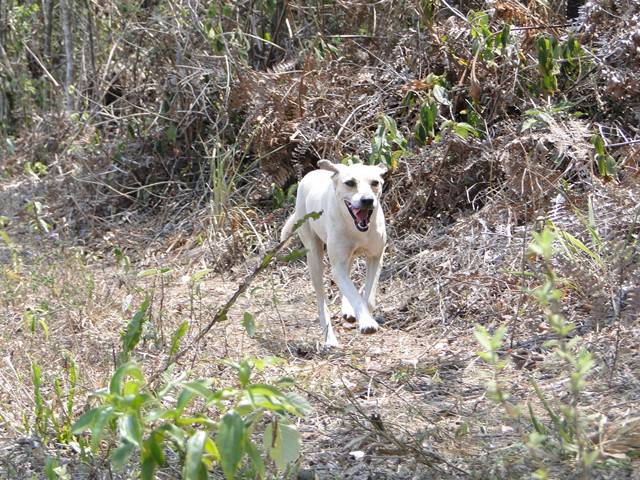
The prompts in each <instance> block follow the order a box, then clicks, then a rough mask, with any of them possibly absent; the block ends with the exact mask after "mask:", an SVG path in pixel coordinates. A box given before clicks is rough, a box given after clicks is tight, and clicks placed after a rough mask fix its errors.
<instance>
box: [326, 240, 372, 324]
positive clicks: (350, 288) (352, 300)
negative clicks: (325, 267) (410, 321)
mask: <svg viewBox="0 0 640 480" xmlns="http://www.w3.org/2000/svg"><path fill="white" fill-rule="evenodd" d="M328 253H329V260H330V261H331V273H332V274H333V279H334V280H335V282H336V285H338V288H339V289H340V292H341V293H342V295H343V296H344V297H345V298H346V299H347V301H348V302H349V304H350V305H351V306H352V307H353V310H354V311H355V314H356V318H357V319H358V328H359V329H360V332H362V333H372V332H375V331H376V330H378V322H376V321H375V320H374V318H373V317H372V316H371V313H369V308H368V307H367V302H365V301H364V299H363V298H362V296H360V293H358V290H357V289H356V287H355V285H354V284H353V282H352V281H351V278H350V277H349V263H348V260H349V255H348V253H347V252H338V251H335V250H333V249H329V252H328Z"/></svg>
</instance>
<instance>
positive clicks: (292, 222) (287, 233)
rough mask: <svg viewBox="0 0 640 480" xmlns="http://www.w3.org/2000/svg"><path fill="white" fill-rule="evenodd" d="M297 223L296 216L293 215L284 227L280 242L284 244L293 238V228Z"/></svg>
mask: <svg viewBox="0 0 640 480" xmlns="http://www.w3.org/2000/svg"><path fill="white" fill-rule="evenodd" d="M295 223H296V214H295V213H293V214H292V215H291V216H290V217H289V218H288V219H287V221H286V222H285V224H284V227H282V232H280V241H281V242H284V241H285V240H286V239H287V238H289V237H290V236H291V234H292V233H293V226H294V225H295Z"/></svg>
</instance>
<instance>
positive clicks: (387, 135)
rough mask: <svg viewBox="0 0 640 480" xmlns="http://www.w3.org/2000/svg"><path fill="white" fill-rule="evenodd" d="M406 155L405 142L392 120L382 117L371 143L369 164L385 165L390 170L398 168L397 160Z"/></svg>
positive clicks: (386, 116) (385, 116) (388, 117)
mask: <svg viewBox="0 0 640 480" xmlns="http://www.w3.org/2000/svg"><path fill="white" fill-rule="evenodd" d="M406 154H407V140H406V139H405V138H404V136H403V135H402V133H401V132H400V130H398V126H397V125H396V122H395V120H394V119H393V118H391V117H390V116H388V115H382V117H381V119H380V122H379V123H378V128H377V129H376V132H375V134H374V135H373V140H372V141H371V154H370V155H369V159H368V161H369V164H370V165H375V164H377V163H386V164H387V165H388V166H389V168H390V169H392V170H393V169H394V168H396V167H397V166H398V160H399V159H400V158H401V157H402V156H403V155H406Z"/></svg>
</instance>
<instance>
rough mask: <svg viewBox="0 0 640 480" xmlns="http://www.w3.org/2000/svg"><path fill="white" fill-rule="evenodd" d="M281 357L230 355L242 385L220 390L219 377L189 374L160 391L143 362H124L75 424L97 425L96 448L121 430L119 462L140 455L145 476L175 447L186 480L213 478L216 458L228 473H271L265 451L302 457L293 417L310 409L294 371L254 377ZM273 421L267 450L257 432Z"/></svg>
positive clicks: (281, 464) (277, 457)
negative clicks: (260, 379) (295, 386)
mask: <svg viewBox="0 0 640 480" xmlns="http://www.w3.org/2000/svg"><path fill="white" fill-rule="evenodd" d="M274 362H275V359H264V360H256V359H253V360H243V361H241V362H239V363H235V362H226V363H227V365H229V366H231V367H232V368H233V369H235V370H236V373H237V377H238V383H239V385H238V387H226V388H220V389H213V388H212V386H213V384H214V380H213V379H199V380H195V381H188V380H187V378H186V374H183V375H181V376H180V377H179V378H178V379H176V380H171V381H167V383H166V384H165V385H164V386H163V387H162V388H161V389H160V390H158V391H157V392H154V391H152V390H151V389H150V388H149V387H148V385H147V384H146V382H145V379H144V376H143V374H142V371H141V370H140V369H139V368H138V366H136V365H135V364H134V363H132V362H128V363H125V364H122V365H121V366H120V367H119V368H118V369H117V370H116V372H115V373H114V374H113V377H112V378H111V382H110V384H109V388H108V389H105V390H101V391H99V392H96V393H95V396H96V397H97V398H98V399H99V405H98V406H96V407H95V408H92V409H91V410H89V411H88V412H86V413H85V414H84V415H82V416H81V417H80V418H79V419H78V420H77V422H76V423H75V424H74V426H73V431H74V433H76V434H79V433H81V432H84V431H85V430H89V431H90V432H91V444H92V446H93V448H94V449H97V448H98V447H99V445H100V444H101V441H102V440H103V439H104V438H105V434H106V433H107V432H113V433H114V434H115V435H116V443H117V448H116V449H115V450H114V451H113V453H112V455H111V462H112V464H113V466H114V467H115V468H116V469H122V468H123V467H124V466H125V465H126V464H127V463H128V462H129V461H130V460H131V458H132V456H133V455H134V454H137V455H139V462H140V477H141V478H143V479H151V478H153V476H154V473H155V471H156V470H157V469H158V468H161V467H162V466H163V465H165V463H166V451H167V449H170V450H173V451H174V452H176V453H178V454H179V458H180V462H181V468H182V475H183V478H185V479H202V478H207V476H208V475H207V472H208V471H209V470H210V469H211V468H213V466H214V465H218V466H219V467H220V468H221V469H222V471H223V472H224V475H225V477H226V478H227V479H233V478H236V476H237V475H238V474H239V472H242V473H243V474H244V475H245V476H246V477H247V478H265V477H266V471H267V464H266V463H265V458H264V455H263V452H264V453H266V455H267V456H268V457H269V458H271V459H272V460H273V461H274V463H275V465H276V468H277V469H278V470H279V471H281V472H284V471H286V470H287V469H288V468H289V466H290V465H291V464H292V463H293V462H295V460H296V459H297V457H298V455H299V447H300V435H299V433H298V431H297V429H296V428H295V426H294V425H292V424H291V423H290V422H289V418H290V416H292V415H293V416H302V415H304V414H305V412H306V411H307V409H308V405H307V403H306V402H305V401H304V400H303V399H302V398H301V397H299V396H297V395H295V394H294V393H285V392H284V391H283V390H282V389H283V388H286V387H288V386H290V385H291V384H292V381H291V379H289V378H283V379H281V380H279V381H277V382H276V384H275V386H274V385H268V384H263V383H253V382H252V381H251V376H252V373H253V372H254V371H262V370H263V369H264V368H265V367H267V366H269V365H271V364H273V363H274ZM167 376H168V375H167ZM265 422H266V423H267V426H266V427H265V428H264V430H263V431H262V432H263V433H262V437H263V445H264V448H262V449H261V448H260V447H259V446H258V445H259V444H258V443H256V441H255V436H256V435H257V434H258V431H259V430H261V429H262V426H263V425H264V424H265ZM261 450H262V452H261Z"/></svg>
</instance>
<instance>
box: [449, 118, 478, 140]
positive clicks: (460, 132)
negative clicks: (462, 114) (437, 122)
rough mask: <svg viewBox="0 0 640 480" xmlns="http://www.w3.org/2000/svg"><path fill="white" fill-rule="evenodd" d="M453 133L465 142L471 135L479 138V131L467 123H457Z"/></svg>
mask: <svg viewBox="0 0 640 480" xmlns="http://www.w3.org/2000/svg"><path fill="white" fill-rule="evenodd" d="M453 133H455V134H456V135H457V136H459V137H460V138H462V139H463V140H466V139H467V138H468V137H469V135H473V136H478V131H477V130H476V129H475V128H474V127H472V126H471V125H469V124H468V123H465V122H458V123H456V124H455V125H454V127H453Z"/></svg>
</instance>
